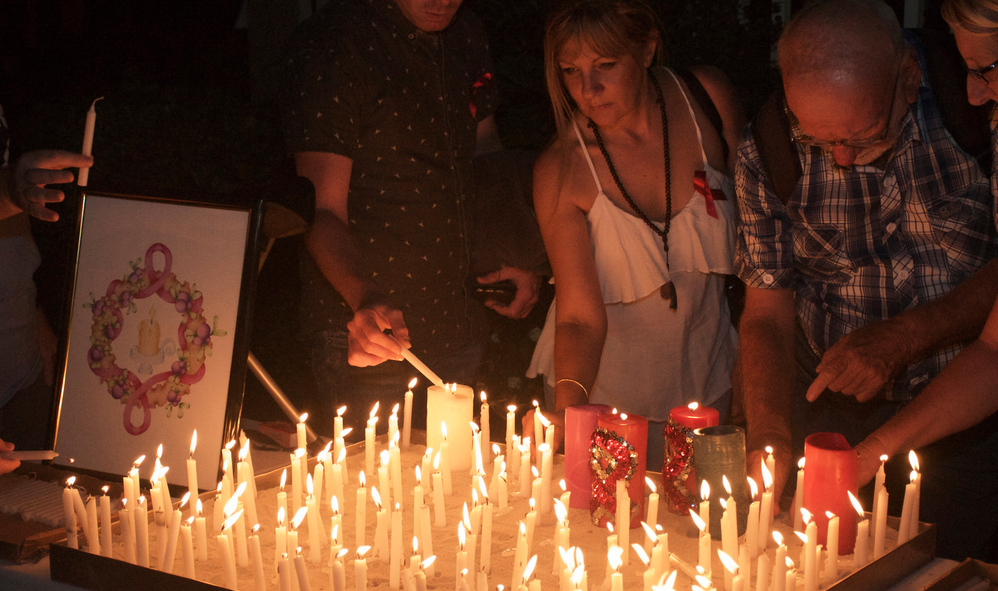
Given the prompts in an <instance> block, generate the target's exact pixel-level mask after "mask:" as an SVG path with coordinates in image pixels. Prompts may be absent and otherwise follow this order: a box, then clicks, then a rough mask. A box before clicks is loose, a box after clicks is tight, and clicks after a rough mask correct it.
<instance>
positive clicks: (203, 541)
mask: <svg viewBox="0 0 998 591" xmlns="http://www.w3.org/2000/svg"><path fill="white" fill-rule="evenodd" d="M201 509H202V507H201V499H198V500H197V517H196V518H195V519H194V536H195V538H197V554H196V555H195V556H196V557H197V560H198V562H205V561H207V560H208V527H207V525H206V524H205V520H204V515H202V510H201Z"/></svg>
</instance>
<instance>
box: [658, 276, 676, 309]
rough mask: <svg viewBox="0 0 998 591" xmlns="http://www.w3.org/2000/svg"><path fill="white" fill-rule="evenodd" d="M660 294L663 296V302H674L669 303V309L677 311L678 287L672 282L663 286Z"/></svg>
mask: <svg viewBox="0 0 998 591" xmlns="http://www.w3.org/2000/svg"><path fill="white" fill-rule="evenodd" d="M659 293H661V294H662V299H663V300H672V301H671V302H670V303H669V309H670V310H675V309H676V286H675V285H674V284H673V283H672V282H671V281H670V282H668V283H666V284H665V285H663V286H662V287H661V288H660V289H659Z"/></svg>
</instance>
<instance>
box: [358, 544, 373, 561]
mask: <svg viewBox="0 0 998 591" xmlns="http://www.w3.org/2000/svg"><path fill="white" fill-rule="evenodd" d="M370 551H371V547H370V546H361V547H360V548H357V558H359V559H360V560H363V559H364V555H365V554H367V553H368V552H370Z"/></svg>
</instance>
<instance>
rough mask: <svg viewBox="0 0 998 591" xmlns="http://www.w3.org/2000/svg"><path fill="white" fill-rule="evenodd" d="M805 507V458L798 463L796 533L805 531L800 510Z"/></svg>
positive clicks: (795, 500) (795, 503)
mask: <svg viewBox="0 0 998 591" xmlns="http://www.w3.org/2000/svg"><path fill="white" fill-rule="evenodd" d="M803 506H804V458H801V459H800V460H798V461H797V490H796V491H795V492H794V507H795V508H796V511H795V512H794V531H801V530H802V529H804V520H803V519H802V517H801V513H800V509H801V507H803Z"/></svg>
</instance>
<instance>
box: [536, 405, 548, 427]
mask: <svg viewBox="0 0 998 591" xmlns="http://www.w3.org/2000/svg"><path fill="white" fill-rule="evenodd" d="M536 412H537V419H538V420H539V421H540V422H541V425H543V427H544V428H545V429H547V428H548V427H549V426H550V425H551V421H550V420H548V418H547V417H546V416H544V413H542V412H541V410H540V409H537V411H536Z"/></svg>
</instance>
